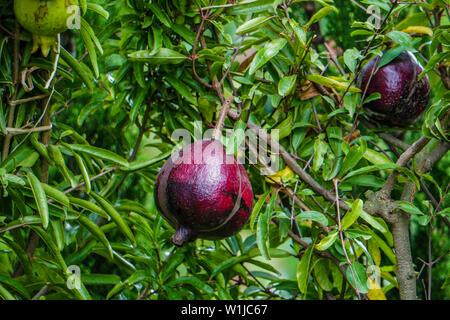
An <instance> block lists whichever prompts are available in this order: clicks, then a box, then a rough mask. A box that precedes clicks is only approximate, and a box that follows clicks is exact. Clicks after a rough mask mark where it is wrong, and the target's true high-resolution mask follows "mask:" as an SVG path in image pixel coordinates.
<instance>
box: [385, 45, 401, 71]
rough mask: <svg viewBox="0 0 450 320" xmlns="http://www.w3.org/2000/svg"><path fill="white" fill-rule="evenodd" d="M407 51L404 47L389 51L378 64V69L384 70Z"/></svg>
mask: <svg viewBox="0 0 450 320" xmlns="http://www.w3.org/2000/svg"><path fill="white" fill-rule="evenodd" d="M403 51H405V49H404V48H403V47H394V48H391V49H389V50H388V51H386V52H385V53H384V54H383V57H382V58H381V61H380V63H379V64H378V69H381V68H383V67H384V66H385V65H387V64H388V63H390V62H391V61H393V60H394V59H395V58H397V57H398V56H399V55H400V54H401V53H402V52H403Z"/></svg>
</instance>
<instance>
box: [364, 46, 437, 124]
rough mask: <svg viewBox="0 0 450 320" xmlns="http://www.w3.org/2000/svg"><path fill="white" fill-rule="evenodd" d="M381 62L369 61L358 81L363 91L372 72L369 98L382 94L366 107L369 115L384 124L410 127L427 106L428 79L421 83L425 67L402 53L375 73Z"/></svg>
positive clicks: (406, 52)
mask: <svg viewBox="0 0 450 320" xmlns="http://www.w3.org/2000/svg"><path fill="white" fill-rule="evenodd" d="M380 60H381V59H378V61H377V59H376V58H373V59H372V60H370V61H369V62H368V63H367V64H366V65H365V66H364V68H363V69H362V71H361V74H360V77H359V79H358V84H359V87H360V88H361V90H363V91H364V89H365V88H366V86H367V83H368V82H369V79H370V75H371V74H372V71H373V76H372V79H371V80H370V83H369V86H368V88H367V93H366V97H368V96H370V95H371V94H372V93H375V92H378V93H380V94H381V98H380V99H378V100H373V101H371V102H369V103H366V104H364V108H365V110H366V114H367V115H368V116H369V118H370V119H373V120H376V121H378V122H380V123H382V124H386V125H395V126H407V125H409V124H411V123H413V122H415V121H416V120H417V119H418V118H419V116H420V115H421V114H422V113H423V112H424V111H425V109H426V108H427V106H428V101H429V99H430V81H429V79H428V76H427V75H425V76H424V77H423V78H422V79H421V80H420V81H419V80H418V77H419V75H420V73H421V72H422V71H423V67H422V66H421V65H420V63H419V62H418V61H417V59H416V57H415V56H414V55H413V54H412V53H411V52H409V51H403V52H402V53H401V54H400V55H399V56H398V57H397V58H395V59H394V60H392V61H391V62H390V63H388V64H387V65H385V66H383V67H382V68H380V69H379V70H376V68H377V67H378V64H379V61H380Z"/></svg>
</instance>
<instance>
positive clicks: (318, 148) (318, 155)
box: [312, 134, 328, 171]
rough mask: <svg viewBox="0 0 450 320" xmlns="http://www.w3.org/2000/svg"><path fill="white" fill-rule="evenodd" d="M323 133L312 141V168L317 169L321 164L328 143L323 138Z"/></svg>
mask: <svg viewBox="0 0 450 320" xmlns="http://www.w3.org/2000/svg"><path fill="white" fill-rule="evenodd" d="M323 138H324V135H323V134H320V135H319V136H317V137H316V139H315V141H314V159H313V166H312V169H313V170H314V171H317V170H319V169H320V167H321V166H322V164H323V161H324V157H325V155H326V153H327V151H328V144H327V143H326V142H325V141H324V140H323Z"/></svg>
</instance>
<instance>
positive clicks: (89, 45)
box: [80, 23, 100, 78]
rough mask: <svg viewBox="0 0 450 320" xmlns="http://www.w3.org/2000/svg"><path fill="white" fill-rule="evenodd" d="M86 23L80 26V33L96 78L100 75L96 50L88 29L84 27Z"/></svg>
mask: <svg viewBox="0 0 450 320" xmlns="http://www.w3.org/2000/svg"><path fill="white" fill-rule="evenodd" d="M86 24H87V23H82V24H81V28H80V34H81V38H83V42H84V45H85V46H86V49H87V51H88V53H89V59H90V61H91V64H92V68H94V73H95V77H96V78H98V77H99V75H100V72H99V69H98V62H97V52H96V51H95V44H94V42H93V40H92V38H91V34H90V32H89V30H88V29H87V28H86Z"/></svg>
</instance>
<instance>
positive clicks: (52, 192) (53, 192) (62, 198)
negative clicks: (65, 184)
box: [41, 183, 70, 207]
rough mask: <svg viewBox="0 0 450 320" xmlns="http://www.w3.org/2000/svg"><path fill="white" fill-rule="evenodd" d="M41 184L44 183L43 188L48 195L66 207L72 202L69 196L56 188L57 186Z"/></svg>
mask: <svg viewBox="0 0 450 320" xmlns="http://www.w3.org/2000/svg"><path fill="white" fill-rule="evenodd" d="M41 185H42V188H43V189H44V191H45V194H46V195H47V196H48V197H50V198H52V199H54V200H56V201H58V202H59V203H61V204H62V205H63V206H65V207H68V206H69V204H70V201H69V198H68V197H67V196H66V195H65V194H64V193H63V192H62V191H60V190H58V189H56V188H54V187H52V186H49V185H48V184H46V183H41Z"/></svg>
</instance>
